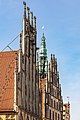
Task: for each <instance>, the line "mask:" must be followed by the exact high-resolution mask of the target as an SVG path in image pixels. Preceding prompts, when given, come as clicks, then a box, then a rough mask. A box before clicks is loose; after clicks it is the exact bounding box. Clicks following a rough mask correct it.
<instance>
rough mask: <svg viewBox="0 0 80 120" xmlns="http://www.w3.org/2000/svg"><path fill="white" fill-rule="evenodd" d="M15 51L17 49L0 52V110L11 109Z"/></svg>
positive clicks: (12, 103) (16, 56)
mask: <svg viewBox="0 0 80 120" xmlns="http://www.w3.org/2000/svg"><path fill="white" fill-rule="evenodd" d="M17 53H18V51H8V52H0V111H8V110H10V111H11V110H13V105H14V71H15V65H16V59H17V58H18V55H17Z"/></svg>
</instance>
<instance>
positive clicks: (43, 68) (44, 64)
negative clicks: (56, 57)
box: [39, 33, 48, 78]
mask: <svg viewBox="0 0 80 120" xmlns="http://www.w3.org/2000/svg"><path fill="white" fill-rule="evenodd" d="M45 40H46V38H45V36H44V33H43V35H42V38H41V48H40V62H39V73H40V78H46V77H47V73H48V60H47V49H46V41H45Z"/></svg>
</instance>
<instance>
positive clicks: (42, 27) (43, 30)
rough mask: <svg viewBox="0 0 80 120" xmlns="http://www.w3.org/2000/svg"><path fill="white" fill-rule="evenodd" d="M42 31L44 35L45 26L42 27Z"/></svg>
mask: <svg viewBox="0 0 80 120" xmlns="http://www.w3.org/2000/svg"><path fill="white" fill-rule="evenodd" d="M42 31H43V33H44V25H43V26H42Z"/></svg>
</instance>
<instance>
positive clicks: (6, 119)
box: [0, 2, 66, 120]
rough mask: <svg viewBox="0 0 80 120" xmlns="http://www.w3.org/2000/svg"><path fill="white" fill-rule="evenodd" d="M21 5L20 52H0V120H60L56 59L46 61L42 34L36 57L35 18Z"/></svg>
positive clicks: (60, 109)
mask: <svg viewBox="0 0 80 120" xmlns="http://www.w3.org/2000/svg"><path fill="white" fill-rule="evenodd" d="M23 4H24V15H23V29H22V32H21V34H20V49H19V50H16V51H6V52H0V120H63V99H62V95H61V85H60V83H59V72H58V70H57V59H56V58H55V55H52V54H51V58H50V62H48V58H47V48H46V41H45V36H44V33H43V35H42V39H41V47H40V54H39V55H38V52H37V49H38V48H37V45H36V36H37V31H36V17H35V16H33V13H32V12H30V8H29V7H26V3H25V2H23ZM26 8H27V10H26ZM26 11H27V12H26ZM26 14H27V15H26ZM38 56H39V57H38ZM65 120H66V119H65Z"/></svg>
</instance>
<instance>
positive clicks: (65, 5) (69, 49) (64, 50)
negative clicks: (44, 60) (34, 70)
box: [0, 0, 80, 120]
mask: <svg viewBox="0 0 80 120" xmlns="http://www.w3.org/2000/svg"><path fill="white" fill-rule="evenodd" d="M25 1H26V0H25ZM26 2H27V5H28V6H29V7H30V9H31V11H33V13H34V15H35V16H36V17H37V45H38V46H40V42H41V36H42V26H43V25H44V26H45V29H44V33H45V37H46V44H47V49H48V58H50V53H53V54H55V56H56V58H57V61H58V70H59V74H60V83H61V85H62V95H63V100H64V102H66V101H67V96H69V97H70V104H71V120H80V118H79V114H80V112H79V111H80V0H50V1H49V0H32V1H31V0H27V1H26ZM22 3H23V0H0V51H1V50H2V49H3V48H4V47H5V46H6V45H7V44H8V43H9V42H11V40H12V39H13V38H14V37H16V36H17V35H18V34H19V33H20V32H21V30H22V17H23V4H22ZM18 43H19V38H18V39H17V40H16V41H15V42H14V43H13V44H12V45H11V48H12V49H16V48H19V45H18Z"/></svg>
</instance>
